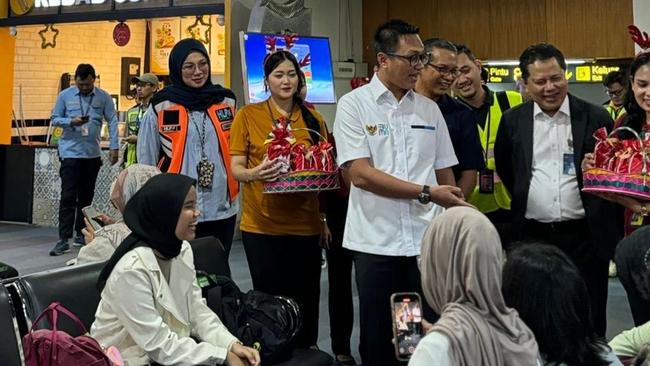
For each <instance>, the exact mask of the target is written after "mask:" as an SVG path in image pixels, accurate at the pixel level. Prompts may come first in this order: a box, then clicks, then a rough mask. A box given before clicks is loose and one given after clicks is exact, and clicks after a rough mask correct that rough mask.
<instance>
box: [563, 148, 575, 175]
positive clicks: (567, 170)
mask: <svg viewBox="0 0 650 366" xmlns="http://www.w3.org/2000/svg"><path fill="white" fill-rule="evenodd" d="M562 174H564V175H576V166H575V164H574V163H573V154H568V153H565V154H564V155H562Z"/></svg>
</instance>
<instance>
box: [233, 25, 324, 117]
mask: <svg viewBox="0 0 650 366" xmlns="http://www.w3.org/2000/svg"><path fill="white" fill-rule="evenodd" d="M240 43H241V51H242V52H241V54H242V72H243V78H244V92H245V94H246V103H257V102H262V101H264V100H266V99H267V98H268V97H269V95H270V93H269V92H267V91H266V90H264V58H265V57H266V55H267V54H269V53H271V52H274V51H276V50H281V49H284V50H288V51H290V52H291V53H293V54H294V56H296V59H297V60H298V62H299V63H300V65H301V70H302V71H303V72H304V73H305V79H306V84H307V97H306V100H307V101H308V102H310V103H320V104H325V103H336V93H335V92H334V73H333V72H332V55H331V53H330V43H329V39H328V38H327V37H312V36H298V35H296V36H289V35H286V36H285V35H277V34H261V33H247V32H240Z"/></svg>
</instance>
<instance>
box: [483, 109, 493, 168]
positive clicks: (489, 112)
mask: <svg viewBox="0 0 650 366" xmlns="http://www.w3.org/2000/svg"><path fill="white" fill-rule="evenodd" d="M491 113H492V107H490V109H488V114H487V120H486V121H485V124H486V125H487V131H486V132H487V133H486V134H485V150H484V154H485V167H486V168H487V163H488V150H489V149H490V125H491V124H492V121H491V118H490V115H491Z"/></svg>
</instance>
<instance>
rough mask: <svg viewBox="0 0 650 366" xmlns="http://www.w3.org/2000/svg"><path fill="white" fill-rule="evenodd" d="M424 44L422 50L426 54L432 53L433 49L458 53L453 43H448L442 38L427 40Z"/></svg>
mask: <svg viewBox="0 0 650 366" xmlns="http://www.w3.org/2000/svg"><path fill="white" fill-rule="evenodd" d="M423 43H424V50H425V51H427V52H430V51H432V50H433V49H434V48H439V49H442V50H448V51H451V52H453V53H458V50H457V49H456V46H454V44H453V43H451V42H449V41H448V40H446V39H442V38H429V39H427V40H426V41H424V42H423Z"/></svg>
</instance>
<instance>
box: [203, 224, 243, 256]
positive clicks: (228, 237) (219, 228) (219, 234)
mask: <svg viewBox="0 0 650 366" xmlns="http://www.w3.org/2000/svg"><path fill="white" fill-rule="evenodd" d="M236 223H237V215H233V216H232V217H229V218H227V219H223V220H214V221H203V222H199V223H198V225H196V237H197V238H203V237H206V236H214V237H215V238H217V239H219V241H220V242H221V244H223V249H224V251H225V252H226V259H228V258H229V257H230V248H231V247H232V237H233V235H234V234H235V224H236Z"/></svg>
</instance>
